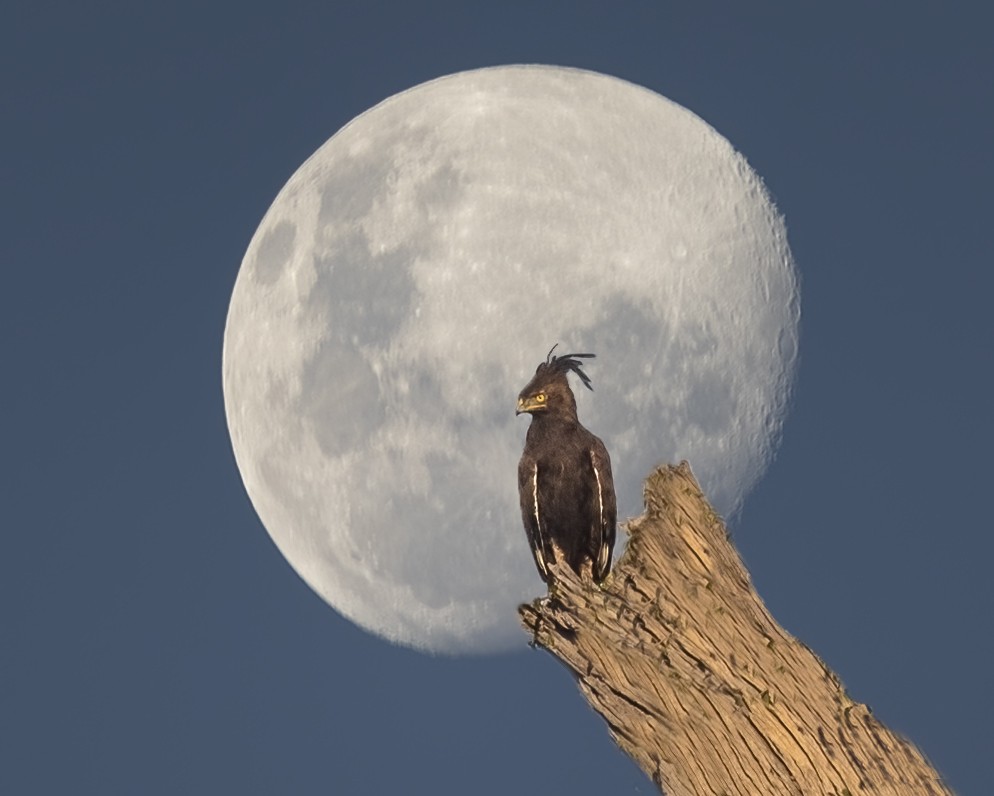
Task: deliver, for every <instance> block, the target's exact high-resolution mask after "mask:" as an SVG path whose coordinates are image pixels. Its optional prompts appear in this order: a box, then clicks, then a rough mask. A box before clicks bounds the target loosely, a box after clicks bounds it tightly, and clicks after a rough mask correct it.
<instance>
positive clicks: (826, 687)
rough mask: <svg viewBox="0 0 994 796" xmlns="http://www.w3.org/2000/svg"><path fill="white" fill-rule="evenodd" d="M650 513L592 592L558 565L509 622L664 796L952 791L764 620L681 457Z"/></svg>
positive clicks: (653, 488)
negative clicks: (568, 676) (542, 592)
mask: <svg viewBox="0 0 994 796" xmlns="http://www.w3.org/2000/svg"><path fill="white" fill-rule="evenodd" d="M645 505H646V510H645V513H644V514H643V515H642V516H641V517H639V518H638V519H636V520H633V521H632V522H630V523H629V525H628V531H629V536H630V539H629V543H628V548H627V550H626V551H625V553H624V555H623V556H622V557H621V559H620V560H619V561H618V562H617V564H616V565H615V567H614V569H613V571H612V572H611V574H610V575H609V576H608V578H607V579H606V580H605V582H604V583H603V584H602V586H600V587H598V586H596V585H594V584H593V582H592V581H590V580H587V579H582V580H581V579H580V578H578V577H577V576H576V575H575V574H573V572H572V571H571V570H570V569H569V568H568V567H561V566H556V567H555V568H554V574H555V579H554V581H553V586H552V587H551V589H550V592H549V596H548V598H544V599H540V600H536V601H535V602H533V603H531V604H528V605H522V606H521V607H520V608H519V612H520V614H521V618H522V621H523V622H524V625H525V627H526V628H527V629H528V630H529V631H530V632H531V634H532V637H533V639H534V643H535V645H536V646H538V647H541V648H543V649H545V650H547V651H548V652H549V653H551V654H552V655H554V656H555V657H556V658H558V659H559V660H560V661H561V662H562V663H563V664H564V665H565V666H566V667H567V668H568V669H569V670H570V671H572V672H573V674H574V675H575V676H576V678H577V682H578V684H579V687H580V690H581V692H582V693H583V695H584V696H585V697H586V698H587V701H588V702H589V703H590V705H591V706H592V707H593V708H594V710H596V711H597V712H598V713H599V714H600V715H601V716H602V717H603V718H604V720H605V721H606V722H607V724H608V728H609V730H610V733H611V735H612V737H613V738H614V739H615V741H616V742H617V743H618V745H619V746H620V747H621V748H622V749H623V750H624V751H625V752H627V753H628V754H629V755H630V756H631V757H632V758H633V759H634V760H635V762H636V763H638V765H639V766H640V767H641V768H642V769H643V770H644V771H645V772H646V773H647V774H648V775H649V777H650V778H651V779H652V780H653V782H655V783H656V785H657V786H659V788H660V789H661V790H662V791H664V792H665V793H667V794H670V796H740V794H741V796H755V795H756V794H764V796H778V795H779V794H792V795H794V794H805V796H811V794H826V796H828V794H832V796H857V794H894V795H895V796H898V794H900V796H909V795H910V794H922V795H923V796H924V795H925V794H928V795H929V796H937V795H938V794H947V795H951V791H950V790H949V789H948V788H947V787H946V786H945V785H944V784H943V783H942V781H941V779H940V777H939V775H938V774H937V773H936V772H935V771H934V770H933V769H932V767H931V766H930V765H929V764H928V762H927V761H926V760H925V758H924V757H923V756H922V754H921V753H920V752H919V751H918V750H917V749H915V747H914V746H912V745H911V744H910V743H909V742H908V741H906V740H905V739H903V738H901V737H900V736H898V735H897V734H896V733H893V732H891V731H890V730H888V729H887V728H886V727H884V726H883V725H882V724H881V723H880V722H878V721H877V720H876V719H875V718H874V717H873V716H872V714H871V713H870V711H869V709H868V708H867V707H866V706H865V705H863V704H860V703H858V702H855V701H853V700H852V699H851V698H850V697H849V696H848V695H847V694H846V691H845V688H844V687H843V686H842V683H841V682H840V681H839V679H838V677H836V675H835V674H834V673H833V672H832V671H830V670H829V669H828V667H827V666H826V665H825V664H824V663H823V662H822V661H821V659H820V658H819V657H818V656H817V655H815V654H814V653H813V652H812V651H811V650H810V649H808V648H807V647H806V646H805V645H804V644H802V643H801V642H800V641H798V640H797V639H795V638H794V637H793V636H791V635H790V634H789V633H787V632H786V631H785V630H784V629H783V628H781V627H780V625H778V624H777V622H776V621H775V620H774V619H773V617H772V616H771V615H770V614H769V612H768V611H767V610H766V607H765V606H764V605H763V602H762V600H761V599H760V598H759V595H757V594H756V590H755V589H754V588H753V586H752V583H751V581H750V579H749V575H748V573H747V572H746V569H745V567H744V566H743V564H742V561H741V559H740V558H739V555H738V553H737V552H736V550H735V548H734V547H733V545H732V543H731V541H730V540H729V538H728V534H727V532H726V530H725V526H724V525H723V523H722V521H721V519H720V518H719V517H718V515H717V514H716V513H715V511H714V509H712V508H711V506H710V505H709V504H708V502H707V500H706V498H705V497H704V495H703V494H702V493H701V489H700V487H699V486H698V484H697V481H696V480H695V479H694V476H693V474H692V473H691V471H690V467H689V466H688V465H687V463H686V462H684V463H682V464H680V465H679V466H666V467H660V468H659V469H657V470H656V471H655V472H653V473H652V475H650V477H649V479H648V480H647V481H646V484H645Z"/></svg>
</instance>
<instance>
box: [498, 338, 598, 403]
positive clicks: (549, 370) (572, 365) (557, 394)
mask: <svg viewBox="0 0 994 796" xmlns="http://www.w3.org/2000/svg"><path fill="white" fill-rule="evenodd" d="M556 345H559V344H558V343H556ZM555 350H556V346H555V345H554V346H552V349H551V350H550V351H549V354H548V356H547V357H546V358H545V362H543V363H542V364H541V365H539V366H538V369H537V370H536V371H535V375H534V376H533V377H532V380H531V381H530V382H528V384H526V385H525V388H524V389H523V390H522V391H521V392H520V393H519V394H518V408H517V411H516V412H515V414H518V415H520V414H521V413H522V412H527V413H529V414H531V415H539V414H553V415H559V416H565V417H572V418H576V399H575V398H574V397H573V390H571V389H570V386H569V380H568V379H567V378H566V374H567V373H569V372H570V371H573V372H574V373H575V374H576V375H577V376H579V377H580V381H582V382H583V385H584V386H585V387H586V388H587V389H588V390H592V389H593V387H591V386H590V379H589V378H588V376H587V374H586V373H584V372H583V369H582V367H581V365H582V364H583V363H582V362H580V360H579V357H584V358H587V357H593V356H594V355H593V354H564V355H563V356H561V357H557V356H553V354H552V352H553V351H555Z"/></svg>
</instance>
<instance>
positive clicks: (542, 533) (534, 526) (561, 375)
mask: <svg viewBox="0 0 994 796" xmlns="http://www.w3.org/2000/svg"><path fill="white" fill-rule="evenodd" d="M555 350H556V346H553V347H552V350H551V351H549V354H548V356H547V357H546V360H545V362H543V363H542V364H541V365H539V366H538V370H536V371H535V375H534V377H533V378H532V380H531V381H530V382H528V384H527V385H526V386H525V388H524V389H523V390H522V391H521V393H520V394H519V395H518V409H517V412H516V414H521V413H522V412H527V413H528V414H530V415H531V416H532V419H531V423H530V424H529V426H528V436H527V438H526V440H525V450H524V453H522V455H521V461H520V462H519V463H518V494H519V495H520V497H521V519H522V521H523V522H524V525H525V532H526V533H527V534H528V541H529V543H530V544H531V549H532V553H533V555H534V556H535V565H536V566H537V567H538V574H539V575H541V576H542V580H543V581H545V582H546V583H548V582H549V565H550V564H551V563H553V562H555V561H558V560H559V557H560V556H562V558H564V559H565V560H566V562H567V563H568V564H569V565H570V567H571V568H572V569H573V571H574V572H576V573H577V574H578V575H580V574H581V570H582V569H583V568H585V567H589V569H588V571H589V572H591V574H592V575H593V578H594V580H595V581H597V582H598V583H600V582H601V581H602V580H603V579H604V577H605V576H606V575H607V573H608V570H609V569H610V568H611V552H612V550H613V548H614V535H615V521H616V519H617V513H618V510H617V503H616V501H615V495H614V479H613V478H612V477H611V457H610V456H608V453H607V448H605V447H604V443H603V442H601V441H600V440H599V439H598V438H597V437H596V436H594V435H593V434H591V433H590V432H589V431H587V429H585V428H584V427H583V426H582V425H581V424H580V420H579V418H577V415H576V399H575V398H574V397H573V391H572V390H571V389H570V386H569V380H568V379H567V374H568V373H569V372H570V371H573V372H574V373H575V374H576V375H577V376H579V377H580V380H581V381H582V382H583V384H584V386H585V387H586V388H587V389H589V390H592V389H593V387H591V386H590V379H589V378H588V377H587V374H586V373H584V372H583V370H582V368H581V365H582V364H583V363H582V362H580V359H581V358H587V357H593V356H594V355H593V354H565V355H563V356H553V354H552V352H553V351H555Z"/></svg>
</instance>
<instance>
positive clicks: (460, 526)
mask: <svg viewBox="0 0 994 796" xmlns="http://www.w3.org/2000/svg"><path fill="white" fill-rule="evenodd" d="M797 324H798V296H797V281H796V277H795V272H794V266H793V262H792V259H791V255H790V251H789V249H788V246H787V241H786V234H785V231H784V225H783V221H782V219H781V217H780V216H779V214H778V213H777V211H776V209H775V208H774V207H773V205H772V203H771V201H770V198H769V196H768V195H767V193H766V191H765V189H764V187H763V185H762V182H761V181H760V179H759V178H758V177H757V176H756V174H755V173H754V172H753V171H752V170H751V169H750V167H749V166H748V164H747V163H746V161H745V160H744V159H743V158H742V156H741V155H739V154H737V153H736V152H735V151H734V150H733V149H732V147H731V145H730V144H729V143H728V142H727V141H726V140H725V139H724V138H722V137H721V136H720V135H719V134H718V133H716V132H715V131H714V130H713V129H711V128H710V127H709V126H708V125H707V124H705V123H704V122H703V121H701V119H699V118H698V117H696V116H695V115H693V114H692V113H690V112H689V111H687V110H685V109H684V108H682V107H680V106H679V105H676V104H674V103H672V102H670V101H669V100H667V99H664V98H663V97H661V96H659V95H658V94H654V93H652V92H650V91H648V90H646V89H643V88H640V87H638V86H635V85H632V84H631V83H627V82H624V81H622V80H619V79H616V78H612V77H607V76H604V75H600V74H596V73H592V72H584V71H578V70H572V69H562V68H555V67H540V66H514V67H499V68H492V69H482V70H477V71H472V72H464V73H460V74H456V75H451V76H448V77H444V78H441V79H438V80H435V81H432V82H430V83H425V84H423V85H420V86H416V87H415V88H412V89H410V90H408V91H405V92H403V93H401V94H398V95H396V96H393V97H390V98H389V99H387V100H386V101H384V102H382V103H381V104H379V105H377V106H376V107H374V108H372V109H371V110H369V111H367V112H366V113H364V114H362V115H361V116H359V117H358V118H356V119H355V120H353V121H352V122H351V123H349V124H348V125H347V126H346V127H344V128H343V129H342V130H340V131H339V132H338V133H337V134H336V135H335V136H334V137H332V138H331V139H330V140H329V141H328V142H327V143H325V144H324V145H323V146H322V147H321V148H320V149H318V150H317V152H315V153H314V154H313V155H312V156H311V157H310V158H309V159H308V160H307V161H306V162H305V163H304V164H303V165H302V166H301V167H300V168H299V169H298V170H297V172H296V173H295V174H294V175H293V176H292V177H291V178H290V180H289V182H288V183H287V184H286V186H285V187H284V188H283V190H282V191H281V192H280V193H279V195H278V196H277V197H276V200H275V201H274V202H273V204H272V206H271V207H270V208H269V211H268V212H267V213H266V215H265V217H264V218H263V220H262V223H261V224H260V225H259V229H258V230H257V232H256V234H255V236H254V237H253V238H252V241H251V243H250V245H249V247H248V251H247V252H246V254H245V259H244V260H243V262H242V265H241V270H240V271H239V274H238V279H237V282H236V284H235V288H234V294H233V295H232V299H231V306H230V309H229V313H228V320H227V327H226V329H225V336H224V365H223V370H224V398H225V408H226V412H227V418H228V425H229V429H230V432H231V438H232V443H233V446H234V452H235V457H236V459H237V462H238V467H239V470H240V471H241V474H242V478H243V480H244V482H245V487H246V489H247V491H248V494H249V497H250V498H251V500H252V503H253V505H254V506H255V508H256V510H257V512H258V514H259V517H260V518H261V519H262V522H263V524H264V525H265V527H266V529H267V530H268V531H269V533H270V535H271V536H272V538H273V540H274V541H275V543H276V545H277V547H278V548H279V549H280V551H281V552H282V553H283V555H284V556H286V558H287V560H288V561H289V562H290V564H291V565H292V566H293V568H294V569H295V570H296V571H297V572H298V573H299V574H300V576H301V577H302V578H303V579H304V580H305V581H306V582H307V583H308V584H309V585H310V586H311V587H312V588H313V589H314V590H315V591H316V592H318V594H320V595H321V596H322V597H323V598H324V599H325V600H326V601H327V602H328V603H330V604H331V605H332V606H333V607H334V608H335V609H336V610H338V611H339V612H341V613H342V614H343V615H345V616H346V617H348V618H349V619H351V620H352V621H354V622H356V623H357V624H359V625H360V626H362V627H364V628H366V629H367V630H369V631H371V632H373V633H376V634H378V635H380V636H383V637H385V638H387V639H390V640H392V641H394V642H397V643H400V644H405V645H409V646H413V647H416V648H419V649H423V650H429V651H434V652H444V653H449V654H461V653H482V652H492V651H499V650H505V649H510V648H517V647H523V646H524V645H525V642H526V640H527V639H526V638H525V635H524V631H522V630H521V629H520V627H519V625H518V618H517V612H516V607H517V605H518V604H519V603H521V602H525V601H527V600H530V599H533V598H534V597H536V596H539V595H540V594H544V587H543V584H542V583H541V581H540V580H539V578H538V575H537V574H536V571H535V566H534V564H533V562H532V559H531V554H530V552H529V549H528V544H527V541H526V538H525V532H524V530H523V528H522V525H521V518H520V515H519V510H518V496H517V460H518V457H519V456H520V453H521V449H522V447H523V441H524V435H525V431H526V428H527V425H528V422H529V420H528V418H526V417H518V418H516V417H515V414H514V408H515V399H516V396H517V394H518V391H519V390H520V389H521V387H523V386H524V384H525V383H526V382H527V381H528V380H529V379H530V378H531V376H532V374H533V373H534V371H535V368H536V366H537V365H538V363H539V362H540V361H542V360H543V359H544V358H545V355H546V352H547V351H548V350H549V348H550V347H551V346H552V344H553V343H557V342H558V343H559V344H560V347H559V352H560V353H569V352H571V351H581V352H586V351H592V352H594V353H596V354H597V358H596V359H594V360H591V361H590V362H589V364H588V365H587V366H586V370H587V373H588V374H589V375H590V377H591V379H592V380H593V386H594V390H595V391H594V392H592V393H591V392H588V391H587V390H585V389H583V388H582V387H580V386H579V385H578V384H577V383H576V382H574V392H575V393H576V395H577V401H578V404H579V412H580V419H581V421H582V422H583V423H584V425H586V426H587V427H588V428H589V429H590V430H591V431H593V432H594V433H595V434H598V435H599V436H600V437H601V438H602V439H603V440H604V442H605V444H606V445H607V447H608V450H609V451H610V453H611V457H612V461H613V465H614V473H615V482H616V485H617V488H618V502H619V519H623V518H624V517H627V516H635V515H637V514H639V513H640V512H641V488H642V481H643V479H644V478H645V476H647V475H648V474H649V472H650V470H651V469H652V467H653V466H655V465H656V464H659V463H660V462H675V461H679V460H681V459H687V460H689V461H690V463H691V465H692V467H693V469H694V472H695V474H696V475H697V477H698V479H699V480H700V481H701V482H702V485H703V486H704V488H705V490H706V491H707V493H708V495H709V496H710V497H711V499H712V500H713V502H714V503H715V504H716V505H717V507H718V508H719V510H721V511H722V512H724V513H725V514H732V513H734V512H735V510H736V509H737V508H738V507H739V505H740V503H741V501H742V499H743V497H744V496H745V494H746V493H747V492H748V491H749V489H750V488H751V487H752V486H753V485H754V484H755V483H756V481H757V479H758V478H759V477H760V476H761V475H762V473H763V471H764V470H765V468H766V466H767V464H768V462H769V459H770V456H771V453H772V450H773V448H774V447H775V445H776V443H777V438H778V435H779V430H780V426H781V422H782V418H783V413H784V410H785V407H786V404H787V399H788V395H789V392H790V385H791V379H792V374H793V369H794V363H795V357H796V352H797ZM619 538H621V539H623V538H624V534H623V533H619Z"/></svg>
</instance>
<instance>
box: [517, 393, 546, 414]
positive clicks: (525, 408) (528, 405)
mask: <svg viewBox="0 0 994 796" xmlns="http://www.w3.org/2000/svg"><path fill="white" fill-rule="evenodd" d="M542 397H543V398H544V396H542ZM546 406H547V404H545V403H544V402H543V401H539V400H536V398H535V396H531V397H530V398H519V399H518V407H517V409H515V410H514V414H515V415H520V414H524V413H526V412H528V413H531V412H534V411H535V410H536V409H545V407H546Z"/></svg>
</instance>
